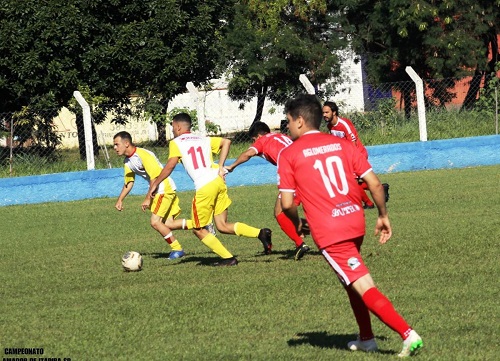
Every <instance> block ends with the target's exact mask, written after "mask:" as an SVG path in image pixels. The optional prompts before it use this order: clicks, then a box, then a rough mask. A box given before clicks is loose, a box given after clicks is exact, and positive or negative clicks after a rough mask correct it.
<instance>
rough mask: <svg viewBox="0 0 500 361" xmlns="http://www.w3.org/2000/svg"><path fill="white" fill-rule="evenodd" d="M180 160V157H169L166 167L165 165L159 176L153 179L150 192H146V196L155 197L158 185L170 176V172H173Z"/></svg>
mask: <svg viewBox="0 0 500 361" xmlns="http://www.w3.org/2000/svg"><path fill="white" fill-rule="evenodd" d="M178 161H179V157H171V158H168V161H167V164H165V167H163V169H162V171H161V172H160V174H159V175H158V177H157V178H155V179H152V180H151V182H150V185H149V190H148V193H147V194H146V198H153V197H154V195H155V193H156V190H157V188H158V186H159V185H160V183H161V182H163V181H164V180H165V179H167V178H168V177H169V176H170V174H172V172H173V170H174V168H175V166H176V165H177V163H178Z"/></svg>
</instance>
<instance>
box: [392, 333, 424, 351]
mask: <svg viewBox="0 0 500 361" xmlns="http://www.w3.org/2000/svg"><path fill="white" fill-rule="evenodd" d="M423 346H424V343H423V342H422V338H421V337H420V336H419V335H418V333H416V332H415V330H411V332H410V335H409V336H408V337H407V338H406V340H404V341H403V349H402V350H401V352H400V353H399V354H398V356H399V357H408V356H412V355H414V354H415V353H416V352H417V351H418V350H420V349H421V348H422V347H423Z"/></svg>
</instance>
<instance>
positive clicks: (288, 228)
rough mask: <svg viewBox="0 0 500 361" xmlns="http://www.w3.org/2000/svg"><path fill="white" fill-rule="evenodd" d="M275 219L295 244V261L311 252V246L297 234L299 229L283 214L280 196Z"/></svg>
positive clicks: (277, 199) (275, 207) (275, 210)
mask: <svg viewBox="0 0 500 361" xmlns="http://www.w3.org/2000/svg"><path fill="white" fill-rule="evenodd" d="M274 217H275V218H276V221H277V222H278V224H279V226H280V228H281V230H282V231H283V232H284V233H285V234H286V235H287V236H288V237H289V238H290V239H291V240H292V241H293V242H294V243H295V260H296V261H298V260H300V259H301V258H302V257H304V255H305V254H306V252H307V251H309V250H310V248H309V246H308V245H307V244H305V243H304V239H303V236H300V235H299V234H298V233H297V228H296V227H295V225H294V224H293V222H292V220H291V219H290V218H288V217H287V215H286V214H285V213H283V209H282V208H281V201H280V196H279V195H278V197H277V198H276V203H275V204H274Z"/></svg>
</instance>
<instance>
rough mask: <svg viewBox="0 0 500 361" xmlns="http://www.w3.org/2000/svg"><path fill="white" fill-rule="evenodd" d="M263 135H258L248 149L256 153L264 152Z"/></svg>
mask: <svg viewBox="0 0 500 361" xmlns="http://www.w3.org/2000/svg"><path fill="white" fill-rule="evenodd" d="M263 141H264V137H260V138H259V139H257V140H256V141H255V142H254V143H253V144H252V145H251V146H250V147H249V149H254V150H255V152H256V153H257V154H262V153H264V145H263V143H264V142H263Z"/></svg>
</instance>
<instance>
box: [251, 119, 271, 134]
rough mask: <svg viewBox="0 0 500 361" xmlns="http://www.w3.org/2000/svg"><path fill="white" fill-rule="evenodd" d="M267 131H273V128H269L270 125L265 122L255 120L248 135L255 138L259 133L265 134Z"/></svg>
mask: <svg viewBox="0 0 500 361" xmlns="http://www.w3.org/2000/svg"><path fill="white" fill-rule="evenodd" d="M267 133H271V129H269V126H268V125H267V124H266V123H264V122H255V123H253V124H252V126H251V127H250V129H249V130H248V136H249V137H250V138H254V137H256V136H257V135H259V134H262V135H264V134H267Z"/></svg>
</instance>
